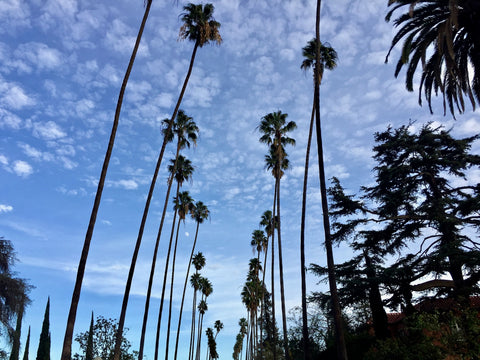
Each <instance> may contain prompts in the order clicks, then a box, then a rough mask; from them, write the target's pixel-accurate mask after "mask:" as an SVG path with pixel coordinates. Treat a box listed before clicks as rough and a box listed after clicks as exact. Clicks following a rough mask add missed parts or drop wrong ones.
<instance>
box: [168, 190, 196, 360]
mask: <svg viewBox="0 0 480 360" xmlns="http://www.w3.org/2000/svg"><path fill="white" fill-rule="evenodd" d="M174 204H175V210H176V211H177V214H178V223H177V231H176V233H177V235H176V237H175V246H174V247H173V259H172V271H171V272H172V278H171V280H170V298H169V307H168V325H167V339H166V345H165V360H168V349H169V342H170V326H171V320H172V300H173V283H174V280H175V259H176V257H177V245H178V233H179V230H180V222H181V221H183V222H184V223H185V218H186V217H187V215H188V214H190V213H192V212H193V207H194V205H193V199H192V197H191V196H190V194H189V193H188V191H183V192H181V193H180V194H178V196H177V197H176V198H175V199H174Z"/></svg>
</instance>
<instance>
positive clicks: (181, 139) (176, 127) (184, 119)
mask: <svg viewBox="0 0 480 360" xmlns="http://www.w3.org/2000/svg"><path fill="white" fill-rule="evenodd" d="M162 124H163V126H164V127H163V130H162V132H163V135H164V138H166V139H167V140H168V141H171V140H173V137H174V135H176V136H177V151H176V154H175V161H174V163H173V169H172V171H171V172H170V173H171V174H173V173H176V168H177V166H178V162H179V161H178V159H179V153H180V150H182V149H184V148H185V147H188V148H190V145H191V143H193V145H194V146H195V145H197V137H198V135H197V134H198V127H197V125H196V124H195V122H194V121H193V118H191V117H189V116H187V115H186V114H185V112H184V111H183V110H179V111H178V114H177V118H176V121H175V122H174V124H173V129H172V130H171V131H167V130H168V128H169V120H168V119H165V120H163V121H162ZM180 162H181V164H180V166H181V167H183V166H184V164H183V162H184V158H183V157H182V160H181V161H180ZM172 183H173V176H170V177H169V179H168V186H167V194H166V196H165V203H164V205H163V212H162V218H161V220H160V226H159V228H158V232H157V239H156V242H155V249H154V251H153V259H152V265H151V268H150V277H149V280H148V289H147V296H146V299H145V310H144V313H143V324H142V333H141V336H140V346H139V351H138V359H139V360H142V359H143V348H144V344H145V332H146V329H147V320H148V310H149V307H150V296H151V293H152V286H153V277H154V274H155V265H156V262H157V254H158V246H159V243H160V236H161V234H162V229H163V224H164V221H165V215H166V212H167V206H168V200H169V198H170V190H171V188H172ZM177 195H178V194H177Z"/></svg>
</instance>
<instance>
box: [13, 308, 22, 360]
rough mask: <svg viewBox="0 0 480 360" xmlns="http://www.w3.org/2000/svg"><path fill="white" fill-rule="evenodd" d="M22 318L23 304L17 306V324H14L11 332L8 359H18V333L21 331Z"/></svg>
mask: <svg viewBox="0 0 480 360" xmlns="http://www.w3.org/2000/svg"><path fill="white" fill-rule="evenodd" d="M22 318H23V304H22V305H20V306H19V310H18V313H17V325H16V326H15V332H14V333H13V344H12V352H11V353H10V360H18V358H19V356H20V335H21V331H22Z"/></svg>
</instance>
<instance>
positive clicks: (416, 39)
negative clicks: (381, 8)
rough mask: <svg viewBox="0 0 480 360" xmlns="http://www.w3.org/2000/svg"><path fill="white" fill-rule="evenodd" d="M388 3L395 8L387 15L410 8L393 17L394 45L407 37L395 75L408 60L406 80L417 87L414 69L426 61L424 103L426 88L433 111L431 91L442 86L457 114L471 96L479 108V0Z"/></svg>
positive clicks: (394, 0) (399, 0)
mask: <svg viewBox="0 0 480 360" xmlns="http://www.w3.org/2000/svg"><path fill="white" fill-rule="evenodd" d="M389 5H390V6H392V8H391V10H390V11H389V12H388V14H387V16H386V20H387V21H390V19H391V17H392V15H393V13H394V12H396V11H397V10H399V11H400V10H403V11H405V12H404V13H402V14H400V15H399V16H398V17H397V18H396V19H395V20H394V22H393V24H394V25H395V26H396V27H399V30H398V32H397V34H396V35H395V37H394V38H393V40H392V45H391V47H390V51H392V49H393V47H395V46H396V45H397V44H398V43H399V42H400V41H401V40H403V45H402V52H401V56H400V59H399V60H398V63H397V67H396V70H395V76H398V74H399V73H400V70H401V69H402V67H403V66H404V65H405V66H406V67H407V70H406V84H405V85H406V88H407V90H409V91H413V79H414V75H415V72H416V70H417V67H418V65H419V63H420V62H421V64H422V65H421V80H420V85H419V96H418V101H419V103H420V105H421V103H422V90H423V91H424V96H425V99H426V100H427V102H428V105H429V107H430V111H432V106H431V99H432V94H433V93H435V95H437V94H438V92H441V93H442V95H443V107H444V111H446V107H447V104H448V108H449V110H450V112H451V113H452V115H454V114H455V108H457V111H458V112H460V113H462V112H464V111H465V101H466V99H468V100H469V101H470V102H471V104H472V107H473V108H474V109H475V105H476V103H477V102H478V101H479V100H480V71H479V70H480V69H479V67H480V37H479V35H478V24H479V22H480V4H479V2H478V1H470V0H464V1H459V0H449V1H446V0H429V1H425V0H424V1H418V0H390V1H389ZM390 51H389V52H388V55H390ZM388 55H387V59H386V61H387V60H388ZM427 55H428V57H427ZM464 97H465V98H466V99H464ZM475 97H476V99H475Z"/></svg>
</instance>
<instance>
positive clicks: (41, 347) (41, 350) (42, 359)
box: [37, 297, 51, 360]
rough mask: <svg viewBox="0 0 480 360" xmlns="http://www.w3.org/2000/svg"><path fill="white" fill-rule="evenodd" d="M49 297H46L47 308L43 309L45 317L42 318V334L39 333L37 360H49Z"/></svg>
mask: <svg viewBox="0 0 480 360" xmlns="http://www.w3.org/2000/svg"><path fill="white" fill-rule="evenodd" d="M49 318H50V297H48V301H47V306H46V308H45V316H44V317H43V325H42V332H41V333H40V341H39V343H38V351H37V360H50V343H51V338H50V320H49Z"/></svg>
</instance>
